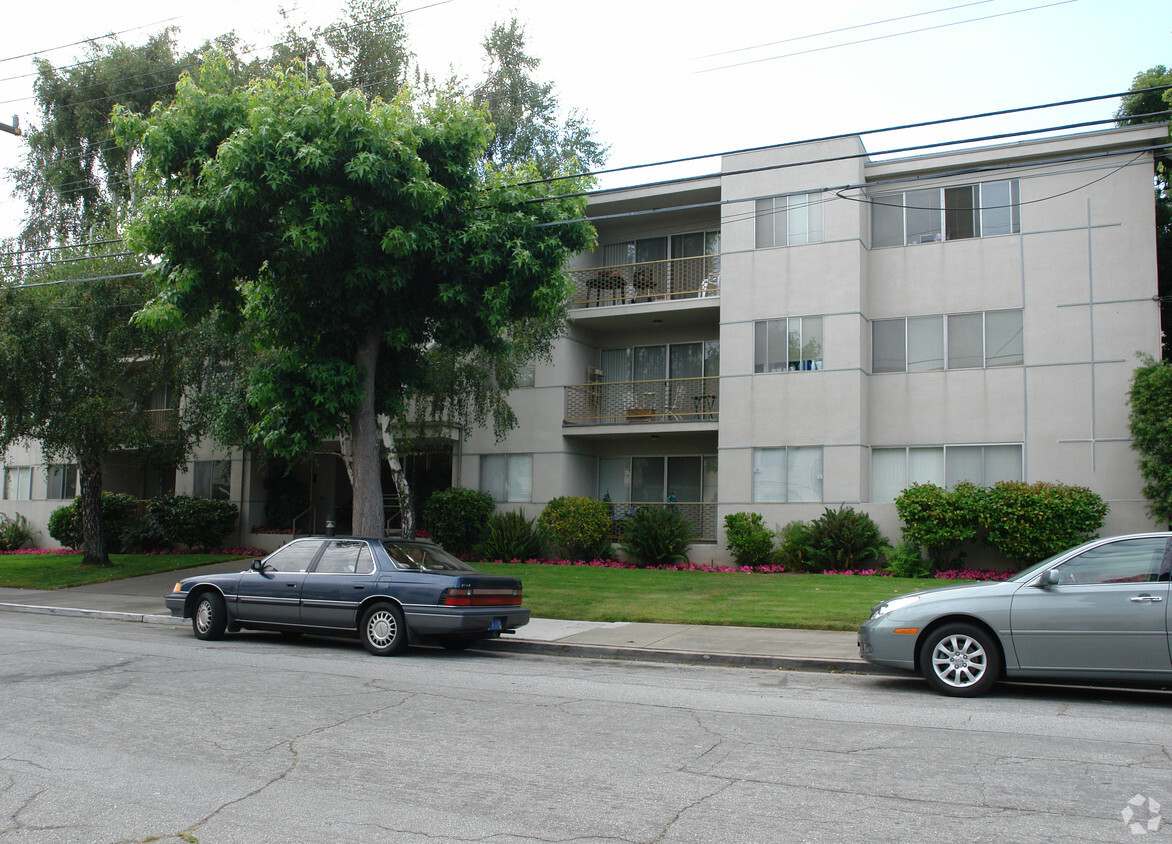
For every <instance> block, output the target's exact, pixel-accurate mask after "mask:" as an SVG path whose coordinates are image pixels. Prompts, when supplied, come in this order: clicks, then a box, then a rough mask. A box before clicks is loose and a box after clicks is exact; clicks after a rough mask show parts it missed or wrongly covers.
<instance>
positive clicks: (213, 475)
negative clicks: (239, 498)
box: [191, 460, 232, 501]
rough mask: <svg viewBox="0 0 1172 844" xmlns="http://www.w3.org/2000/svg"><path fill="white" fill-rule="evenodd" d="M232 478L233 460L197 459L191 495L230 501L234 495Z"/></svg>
mask: <svg viewBox="0 0 1172 844" xmlns="http://www.w3.org/2000/svg"><path fill="white" fill-rule="evenodd" d="M231 480H232V461H231V460H197V461H195V479H194V483H193V485H192V490H191V496H192V498H214V499H216V500H217V501H229V500H230V499H231V497H232V487H231Z"/></svg>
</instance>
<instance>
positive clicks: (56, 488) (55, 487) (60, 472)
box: [45, 466, 77, 500]
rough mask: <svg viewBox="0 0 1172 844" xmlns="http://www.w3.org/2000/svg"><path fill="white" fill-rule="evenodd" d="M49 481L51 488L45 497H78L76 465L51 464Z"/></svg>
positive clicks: (51, 498)
mask: <svg viewBox="0 0 1172 844" xmlns="http://www.w3.org/2000/svg"><path fill="white" fill-rule="evenodd" d="M48 481H49V488H48V492H47V493H46V494H45V498H48V499H50V500H53V499H66V498H76V497H77V467H76V466H50V467H49V470H48Z"/></svg>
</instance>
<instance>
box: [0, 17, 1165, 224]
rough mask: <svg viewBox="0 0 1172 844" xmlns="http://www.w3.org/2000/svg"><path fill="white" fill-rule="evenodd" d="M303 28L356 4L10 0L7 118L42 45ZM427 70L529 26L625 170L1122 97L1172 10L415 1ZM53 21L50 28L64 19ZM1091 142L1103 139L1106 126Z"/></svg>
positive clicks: (2, 190) (79, 50)
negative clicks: (286, 21)
mask: <svg viewBox="0 0 1172 844" xmlns="http://www.w3.org/2000/svg"><path fill="white" fill-rule="evenodd" d="M282 6H283V7H284V8H285V9H287V10H288V12H289V15H290V17H291V18H292V19H293V20H296V21H305V22H306V23H308V24H309V25H310V26H326V25H329V24H330V23H333V22H336V21H337V20H338V19H340V18H341V17H342V16H343V4H342V2H340V1H339V0H284V2H283V3H281V2H271V1H270V0H248V2H241V0H200V2H198V3H191V2H186V3H182V4H180V3H174V2H170V3H169V2H165V1H164V2H161V1H160V0H112V2H110V3H103V4H98V3H94V2H92V0H54V2H53V3H52V4H51V5H49V6H41V5H40V4H38V3H27V2H26V3H10V4H7V8H6V10H5V12H4V15H3V17H2V25H0V122H2V123H11V122H12V117H13V115H16V116H17V117H18V118H19V120H20V124H21V125H22V126H28V125H29V124H35V123H36V122H37V109H36V103H35V101H34V100H33V99H32V81H33V80H32V78H31V75H30V74H31V73H32V71H33V64H32V59H31V58H30V57H20V58H16V57H18V56H24V54H27V53H32V52H34V51H47V52H40V55H41V56H42V57H43V58H46V59H48V60H49V61H51V62H53V63H54V64H55V65H65V64H69V63H70V62H73V61H76V60H78V59H79V58H82V57H83V56H84V47H83V46H71V47H66V48H64V49H52V50H51V49H50V48H55V47H59V46H62V45H66V44H69V43H71V42H75V41H79V40H82V39H87V38H94V37H96V36H100V35H104V34H107V33H111V32H120V31H123V30H132V29H133V31H129V32H124V33H123V34H121V35H120V36H118V37H119V38H121V39H122V40H123V41H124V42H125V43H127V44H135V43H140V42H141V41H142V40H144V39H145V37H146V35H147V33H149V32H153V31H156V30H158V29H161V28H162V27H163V26H175V27H178V28H179V30H180V32H179V40H180V44H181V46H183V47H193V46H195V45H197V44H199V43H202V42H203V41H204V40H206V39H208V38H211V37H214V36H216V35H219V34H221V33H223V32H225V31H227V30H235V31H236V32H237V33H238V34H239V35H240V36H241V37H242V40H243V41H244V42H245V43H250V44H255V45H266V44H272V43H273V42H274V41H276V40H278V39H279V37H280V34H281V32H282V31H283V26H282V24H281V18H280V14H279V8H280V7H282ZM399 8H400V10H402V11H403V12H404V14H405V20H406V24H407V31H408V35H409V38H410V44H411V48H412V50H413V52H414V53H415V54H416V57H417V61H418V63H419V65H420V66H421V67H422V68H424V69H426V70H427V71H429V72H430V73H432V74H433V75H434V76H437V77H441V78H446V77H447V76H448V75H449V74H451V73H453V72H454V73H455V74H457V75H460V76H463V77H465V78H468V79H471V80H475V79H478V78H479V77H480V76H481V74H482V71H483V49H482V47H481V41H482V40H483V38H484V36H485V34H486V33H487V32H488V30H489V28H490V26H491V25H492V23H493V22H494V21H501V20H505V19H507V18H509V17H510V16H514V15H515V16H516V17H517V18H518V20H519V21H520V22H521V23H522V24H523V25H525V27H526V32H527V36H528V51H529V52H530V53H531V54H533V55H535V56H537V57H538V58H540V59H541V62H542V64H541V68H540V70H539V75H540V76H541V77H542V78H544V79H546V80H548V81H551V82H553V83H554V85H555V86H556V89H557V92H558V94H559V98H560V100H561V103H562V104H563V106H565V107H567V108H569V107H574V108H577V109H579V110H581V111H583V112H585V113H586V115H587V116H588V117H589V118H590V120H591V121H592V123H593V125H594V128H595V131H596V135H597V137H598V139H599V140H600V141H602V142H603V143H604V144H607V145H609V147H610V157H609V161H608V166H609V167H616V168H618V167H629V166H631V165H640V164H646V163H650V162H656V161H664V160H668V159H674V158H684V157H691V156H708V155H713V154H717V153H720V152H724V151H731V150H737V149H745V148H750V147H756V146H765V145H769V144H777V143H785V142H789V141H798V140H803V139H807V138H814V137H821V136H825V135H832V134H839V133H856V132H870V131H871V130H877V129H882V128H885V127H889V126H893V125H899V124H907V123H916V122H922V121H929V120H939V119H942V118H948V117H957V116H963V115H971V114H977V113H981V112H987V111H995V110H1001V109H1007V108H1016V107H1022V106H1030V105H1037V104H1042V103H1049V102H1056V101H1061V100H1069V99H1078V98H1083V97H1091V96H1095V95H1101V94H1111V93H1116V92H1120V91H1124V90H1126V89H1127V88H1128V86H1129V85H1130V84H1131V81H1132V79H1133V78H1134V77H1135V75H1136V74H1137V73H1138V72H1140V71H1142V70H1145V69H1147V68H1149V67H1152V66H1154V65H1157V64H1164V65H1172V3H1169V2H1168V0H885V2H883V3H876V2H874V0H819V2H816V3H796V2H793V0H789V2H784V1H782V2H778V0H774V2H769V1H768V0H720V2H716V3H714V2H711V0H708V2H696V0H673V1H672V2H667V0H591V2H589V3H587V4H573V3H565V2H553V0H507V2H504V1H503V0H400V3H399ZM47 10H48V11H49V13H48V14H47V13H46V11H47ZM1117 106H1118V101H1117V100H1101V101H1097V102H1091V103H1085V104H1082V105H1077V106H1067V107H1063V108H1058V109H1046V110H1042V111H1033V112H1025V113H1023V114H1018V115H1013V116H1006V117H1000V118H986V119H983V120H979V121H966V122H963V123H955V124H946V125H943V126H936V127H931V128H926V129H920V130H905V131H902V132H894V133H890V132H889V133H875V134H867V135H865V136H864V143H865V145H866V148H867V149H868V150H869V151H870V152H872V153H880V152H882V151H883V150H890V149H896V148H898V147H903V146H908V145H911V144H921V143H938V142H942V141H948V140H960V139H966V138H974V137H978V136H984V135H991V134H996V133H1000V132H1017V131H1026V130H1038V129H1046V128H1048V127H1056V126H1060V125H1064V124H1069V123H1076V122H1081V121H1089V120H1100V119H1106V118H1110V116H1111V114H1112V113H1113V112H1114V110H1115V108H1116V107H1117ZM1092 128H1093V127H1092ZM22 154H23V150H22V142H21V139H20V138H17V137H14V136H13V135H9V134H6V133H0V237H7V236H11V235H13V234H15V233H16V232H17V231H18V230H19V228H20V225H21V221H22V219H23V216H24V208H23V205H22V203H20V201H19V200H17V199H14V198H13V197H12V195H11V194H12V184H13V183H12V179H11V178H10V176H9V174H8V170H9V168H11V167H13V166H14V165H16V164H17V163H18V162H19V161H20V160H21V156H22ZM718 169H719V160H718V159H715V158H707V159H703V160H699V161H694V162H690V163H688V164H683V165H675V166H671V167H658V168H645V169H634V170H624V171H622V172H618V173H614V174H610V175H607V176H604V177H603V180H602V185H603V186H605V187H618V186H622V185H631V184H641V183H645V182H651V181H658V180H660V179H665V178H675V177H679V176H685V175H694V174H701V173H710V172H715V171H716V170H718Z"/></svg>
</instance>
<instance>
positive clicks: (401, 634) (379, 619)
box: [358, 604, 407, 656]
mask: <svg viewBox="0 0 1172 844" xmlns="http://www.w3.org/2000/svg"><path fill="white" fill-rule="evenodd" d="M358 635H359V636H361V637H362V644H363V646H364V647H365V648H366V649H367V650H368V651H370V652H371V653H372V654H374V655H375V656H391V655H392V654H397V653H401V652H402V651H403V649H404V648H406V647H407V625H406V624H405V623H404V622H403V613H402V612H400V611H399V608H398V607H396V606H395V605H394V604H375V605H374V606H373V607H371V608H370V609H368V610H367V611H366V612H365V613H363V614H362V622H361V623H360V624H359V625H358Z"/></svg>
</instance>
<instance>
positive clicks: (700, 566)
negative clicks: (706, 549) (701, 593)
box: [485, 559, 785, 574]
mask: <svg viewBox="0 0 1172 844" xmlns="http://www.w3.org/2000/svg"><path fill="white" fill-rule="evenodd" d="M485 562H495V563H505V562H508V563H524V564H525V565H533V566H588V567H592V568H606V569H640V568H641V569H650V570H653V571H706V572H718V573H722V574H727V573H729V572H743V573H745V574H781V573H782V572H784V571H785V566H772V565H765V566H758V567H756V568H754V567H752V566H721V565H712V564H709V563H672V564H671V565H663V566H638V565H635V564H634V563H626V562H623V561H622V560H609V559H608V560H486V561H485Z"/></svg>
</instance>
